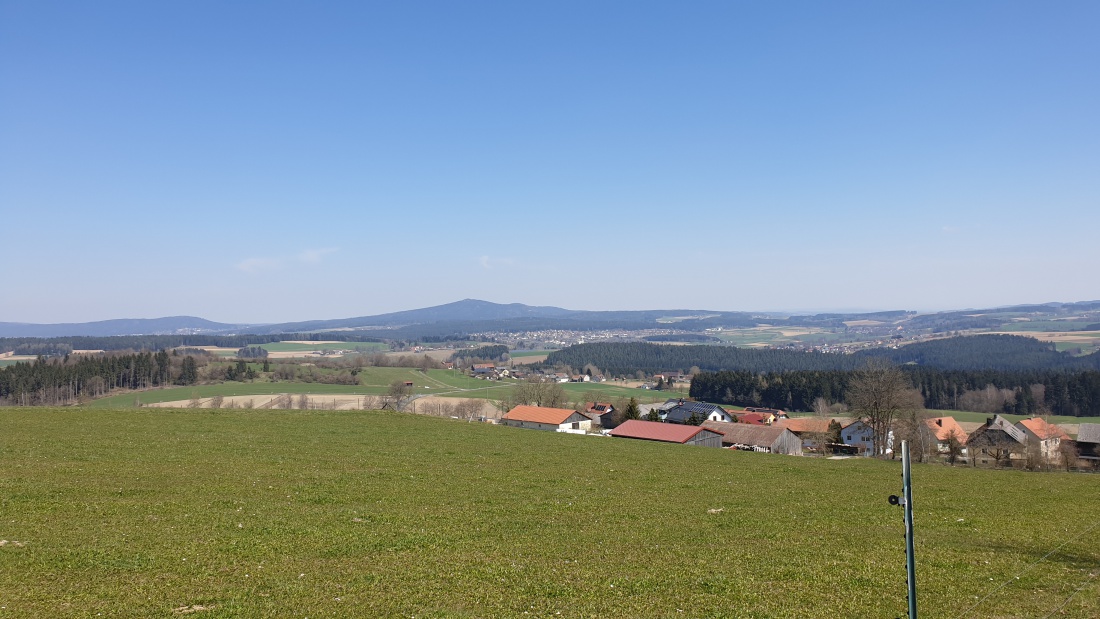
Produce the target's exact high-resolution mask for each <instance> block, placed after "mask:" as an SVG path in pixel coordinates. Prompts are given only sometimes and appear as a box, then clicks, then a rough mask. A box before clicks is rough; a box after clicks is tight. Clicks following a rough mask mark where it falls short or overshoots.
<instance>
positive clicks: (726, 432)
mask: <svg viewBox="0 0 1100 619" xmlns="http://www.w3.org/2000/svg"><path fill="white" fill-rule="evenodd" d="M703 427H704V428H706V429H708V430H714V431H715V432H719V433H721V434H722V446H723V447H729V448H730V449H744V450H746V451H758V452H763V453H777V454H787V455H791V456H801V455H802V441H801V440H800V439H799V438H798V437H797V436H795V435H794V433H793V432H791V431H790V430H788V429H786V428H776V427H773V426H762V425H759V426H758V425H751V424H745V423H727V422H724V421H704V422H703Z"/></svg>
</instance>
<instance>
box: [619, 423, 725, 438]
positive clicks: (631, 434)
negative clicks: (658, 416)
mask: <svg viewBox="0 0 1100 619" xmlns="http://www.w3.org/2000/svg"><path fill="white" fill-rule="evenodd" d="M704 429H705V428H700V427H699V426H685V425H681V424H678V423H661V422H659V421H642V420H640V419H630V420H628V421H626V422H624V423H623V424H622V425H620V426H619V427H617V428H615V429H614V430H612V431H611V436H618V437H621V438H640V439H645V440H648V441H664V442H666V443H686V442H688V441H690V440H691V439H692V438H694V437H695V435H696V434H699V433H700V432H702V431H703V430H704Z"/></svg>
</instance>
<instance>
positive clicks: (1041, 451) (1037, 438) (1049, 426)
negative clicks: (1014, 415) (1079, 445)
mask: <svg viewBox="0 0 1100 619" xmlns="http://www.w3.org/2000/svg"><path fill="white" fill-rule="evenodd" d="M1016 428H1017V429H1019V430H1022V431H1023V433H1024V434H1025V435H1026V436H1027V447H1028V450H1029V451H1032V450H1034V451H1035V452H1036V453H1037V454H1038V456H1039V457H1040V458H1041V459H1042V460H1043V462H1046V463H1048V464H1056V463H1059V462H1061V461H1062V453H1061V450H1060V449H1059V447H1060V446H1061V444H1062V441H1068V440H1070V439H1069V435H1068V434H1066V432H1065V430H1063V429H1062V428H1059V427H1058V426H1056V425H1054V424H1053V423H1048V422H1047V420H1046V419H1043V418H1042V417H1032V418H1031V419H1023V420H1020V421H1017V422H1016Z"/></svg>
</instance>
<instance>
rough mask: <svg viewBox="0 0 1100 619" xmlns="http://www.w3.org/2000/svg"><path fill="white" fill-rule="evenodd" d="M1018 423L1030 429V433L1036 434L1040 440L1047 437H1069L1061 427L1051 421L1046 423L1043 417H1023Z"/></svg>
mask: <svg viewBox="0 0 1100 619" xmlns="http://www.w3.org/2000/svg"><path fill="white" fill-rule="evenodd" d="M1019 424H1020V425H1021V426H1023V427H1025V428H1027V429H1028V430H1031V433H1032V434H1034V435H1035V436H1038V437H1039V440H1040V441H1045V440H1047V439H1048V438H1060V439H1068V438H1069V435H1068V434H1066V433H1065V431H1064V430H1062V428H1059V427H1058V426H1056V425H1054V424H1052V423H1047V420H1046V419H1043V418H1042V417H1032V418H1031V419H1024V420H1022V421H1020V422H1019Z"/></svg>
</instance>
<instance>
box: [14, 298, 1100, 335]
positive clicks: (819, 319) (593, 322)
mask: <svg viewBox="0 0 1100 619" xmlns="http://www.w3.org/2000/svg"><path fill="white" fill-rule="evenodd" d="M1095 311H1100V301H1085V302H1077V303H1045V304H1038V305H1036V304H1029V305H1018V306H1011V307H1003V308H991V309H978V310H952V311H946V312H937V313H932V314H919V315H918V314H916V313H915V312H907V311H903V310H896V311H885V312H865V313H853V314H843V313H822V314H814V315H791V314H784V313H778V312H744V311H737V312H731V311H719V310H703V309H664V310H628V311H588V310H569V309H564V308H560V307H552V306H530V305H524V304H522V303H508V304H502V303H492V302H489V301H481V300H477V299H464V300H462V301H456V302H454V303H447V304H444V305H437V306H434V307H426V308H421V309H413V310H404V311H399V312H392V313H387V314H378V315H374V316H360V317H355V318H339V319H328V320H311V321H303V322H287V323H278V324H266V325H259V324H227V323H219V322H213V321H209V320H205V319H203V318H196V317H193V316H173V317H165V318H138V319H117V320H103V321H96V322H87V323H62V324H29V323H13V322H0V337H67V336H97V337H104V336H114V335H158V334H178V333H195V334H199V333H202V334H228V333H253V334H271V333H303V332H312V331H330V330H341V331H348V330H354V331H363V332H364V333H372V334H373V333H381V334H385V333H395V332H398V333H395V335H398V336H400V335H402V334H401V333H399V331H400V330H402V329H404V330H405V331H409V329H410V327H415V326H421V327H422V328H420V329H413V330H412V331H413V333H412V335H414V336H415V335H416V334H420V335H423V334H436V333H438V334H446V333H452V332H477V331H491V330H497V331H508V330H513V331H516V330H535V329H575V330H593V329H636V330H641V329H653V328H676V329H680V330H684V331H704V330H706V329H720V328H751V327H754V326H756V325H757V324H760V323H762V322H768V323H780V324H784V325H790V326H823V327H824V326H828V327H842V326H844V325H845V324H846V323H852V322H858V321H871V322H876V323H881V324H894V323H901V322H906V323H912V324H914V325H917V326H920V327H921V328H932V329H935V328H939V329H941V330H942V329H965V328H991V327H993V326H995V323H998V322H1003V321H1004V317H1005V316H1011V315H1014V314H1021V315H1022V314H1031V315H1039V316H1042V317H1048V318H1051V319H1059V320H1064V318H1057V316H1067V315H1072V314H1074V313H1080V312H1095ZM991 315H996V316H999V318H991V317H990V316H991ZM1086 322H1087V321H1086ZM1086 326H1092V325H1088V324H1084V323H1082V324H1081V328H1084V327H1086Z"/></svg>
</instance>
